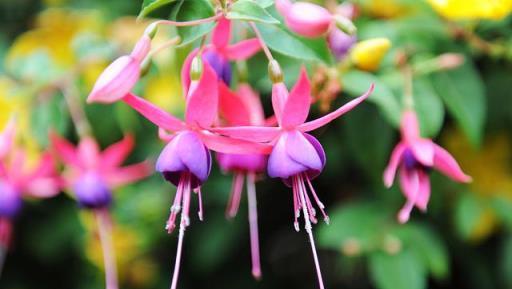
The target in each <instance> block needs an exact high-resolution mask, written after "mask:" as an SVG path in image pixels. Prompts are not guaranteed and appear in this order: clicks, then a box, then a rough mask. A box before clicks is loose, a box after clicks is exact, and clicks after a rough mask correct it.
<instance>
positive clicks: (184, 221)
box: [170, 174, 191, 289]
mask: <svg viewBox="0 0 512 289" xmlns="http://www.w3.org/2000/svg"><path fill="white" fill-rule="evenodd" d="M181 183H184V186H183V210H182V211H181V222H180V230H179V235H178V248H177V249H176V261H175V263H174V273H173V274H172V281H171V287H170V289H176V287H177V286H178V277H179V273H180V264H181V252H182V251H183V240H184V238H185V229H186V227H187V226H188V225H189V223H190V219H189V217H188V211H189V207H190V190H191V188H190V175H189V174H183V175H182V176H181V180H180V184H181Z"/></svg>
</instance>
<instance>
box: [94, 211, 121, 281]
mask: <svg viewBox="0 0 512 289" xmlns="http://www.w3.org/2000/svg"><path fill="white" fill-rule="evenodd" d="M95 214H96V220H97V222H98V230H99V235H100V241H101V247H102V249H103V262H104V264H105V283H106V288H107V289H117V288H118V283H117V266H116V257H115V252H114V247H113V244H112V221H111V220H110V215H109V212H108V211H107V210H106V209H99V210H96V211H95Z"/></svg>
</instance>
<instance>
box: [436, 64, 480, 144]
mask: <svg viewBox="0 0 512 289" xmlns="http://www.w3.org/2000/svg"><path fill="white" fill-rule="evenodd" d="M431 77H432V84H433V86H434V88H435V89H436V91H437V93H438V94H439V95H440V96H441V98H442V99H443V101H444V103H445V104H446V106H447V108H448V110H449V111H450V113H451V114H453V116H454V117H455V119H456V120H457V122H458V123H459V125H460V126H461V128H462V129H463V130H464V132H465V133H466V135H467V136H468V138H469V140H470V141H471V143H472V144H473V145H475V146H478V145H480V143H481V140H482V133H483V129H484V121H485V111H486V101H485V92H484V85H483V83H482V79H481V78H480V76H479V75H478V72H477V71H476V70H475V68H474V67H473V65H472V64H471V63H470V60H469V59H467V60H466V64H464V65H463V66H461V67H460V68H458V69H455V70H450V71H443V72H438V73H435V74H432V75H431Z"/></svg>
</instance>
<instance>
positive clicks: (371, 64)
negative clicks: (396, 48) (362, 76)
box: [350, 38, 391, 71]
mask: <svg viewBox="0 0 512 289" xmlns="http://www.w3.org/2000/svg"><path fill="white" fill-rule="evenodd" d="M389 48H391V42H390V41H389V39H387V38H373V39H368V40H363V41H360V42H358V43H357V44H356V45H355V46H354V47H353V48H352V49H351V51H350V59H351V60H352V62H353V63H354V65H355V66H356V67H357V68H359V69H362V70H367V71H375V70H377V69H378V68H379V65H380V63H381V61H382V59H383V58H384V56H385V55H386V53H387V52H388V50H389Z"/></svg>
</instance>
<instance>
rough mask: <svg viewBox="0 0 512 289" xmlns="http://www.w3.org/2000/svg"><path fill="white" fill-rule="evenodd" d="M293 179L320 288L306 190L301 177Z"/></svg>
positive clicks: (320, 278) (319, 272) (318, 265)
mask: <svg viewBox="0 0 512 289" xmlns="http://www.w3.org/2000/svg"><path fill="white" fill-rule="evenodd" d="M294 180H295V182H296V184H295V186H296V187H297V188H298V191H299V197H300V201H301V203H302V212H303V214H304V221H305V223H306V226H305V229H306V232H307V233H308V236H309V242H310V244H311V251H312V252H313V260H314V261H315V267H316V274H317V276H318V285H319V287H320V289H324V281H323V278H322V271H321V270H320V262H319V261H318V255H317V253H316V246H315V239H314V238H313V229H312V226H311V222H310V220H309V212H308V208H307V204H306V198H305V196H304V194H306V192H305V191H304V190H303V187H302V186H301V184H300V183H301V182H302V180H301V178H300V177H295V178H294Z"/></svg>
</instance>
